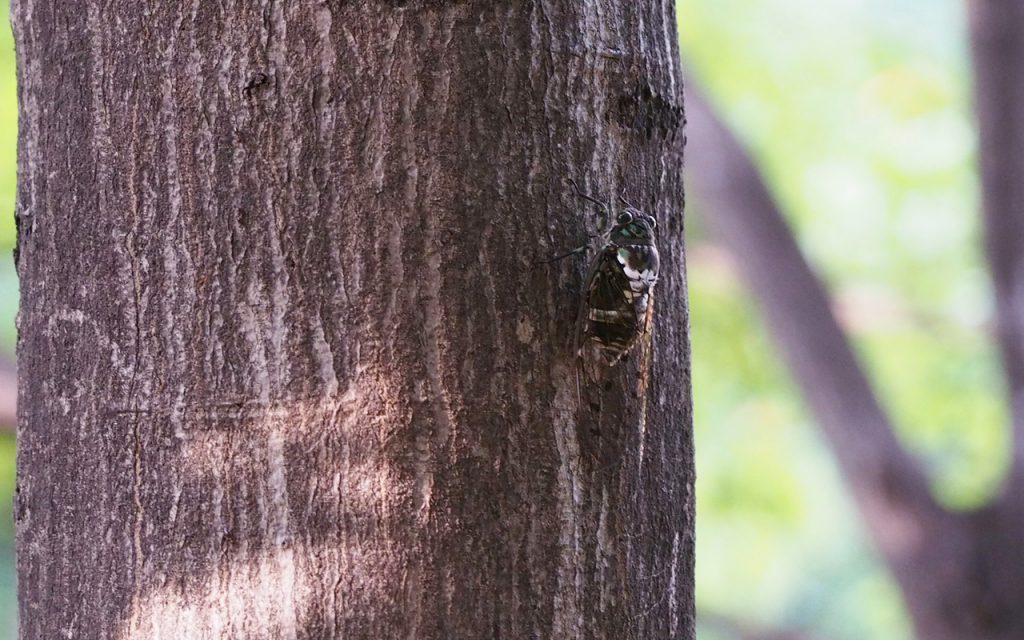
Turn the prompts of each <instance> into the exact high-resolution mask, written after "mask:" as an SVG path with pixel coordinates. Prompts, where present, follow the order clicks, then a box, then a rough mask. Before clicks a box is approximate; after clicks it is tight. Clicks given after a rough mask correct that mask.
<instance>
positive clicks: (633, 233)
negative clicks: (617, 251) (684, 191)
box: [608, 208, 658, 246]
mask: <svg viewBox="0 0 1024 640" xmlns="http://www.w3.org/2000/svg"><path fill="white" fill-rule="evenodd" d="M657 226H658V223H657V221H655V219H654V216H649V215H646V214H645V213H643V212H641V211H637V210H636V209H632V208H631V209H627V210H626V211H624V212H622V213H620V214H619V216H618V217H617V218H616V219H615V225H614V226H613V227H612V228H611V231H609V233H608V239H609V240H610V241H611V242H612V243H614V244H616V245H620V246H621V245H630V244H654V229H655V228H656V227H657Z"/></svg>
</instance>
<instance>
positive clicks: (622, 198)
mask: <svg viewBox="0 0 1024 640" xmlns="http://www.w3.org/2000/svg"><path fill="white" fill-rule="evenodd" d="M619 202H621V203H622V204H624V205H626V206H627V207H629V208H630V209H633V210H634V211H639V210H640V209H639V208H638V207H636V206H634V205H633V204H631V203H630V202H629V200H626V190H625V189H623V190H622V191H620V192H619Z"/></svg>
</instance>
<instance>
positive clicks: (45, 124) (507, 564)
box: [13, 0, 694, 640]
mask: <svg viewBox="0 0 1024 640" xmlns="http://www.w3.org/2000/svg"><path fill="white" fill-rule="evenodd" d="M512 5H516V6H514V7H513V6H512ZM520 5H521V6H520ZM13 19H14V24H15V30H16V37H17V45H18V62H19V82H20V89H21V93H20V100H21V102H20V104H21V111H20V115H21V144H20V151H19V160H20V173H19V178H20V185H19V192H18V205H17V217H18V225H19V238H18V254H19V255H18V258H17V259H18V270H19V273H20V275H21V278H22V310H21V319H20V333H19V336H20V337H19V350H18V353H19V359H20V372H21V375H22V379H21V387H20V394H21V400H22V402H21V403H20V407H19V441H20V442H19V445H20V446H19V459H18V497H17V507H16V517H17V533H18V571H19V586H20V611H21V636H22V637H23V638H33V639H35V638H39V639H44V638H45V639H47V640H49V639H52V638H59V637H70V638H77V639H87V638H160V637H162V638H174V639H179V638H317V639H319V638H346V639H358V638H365V639H373V640H380V639H388V638H410V639H425V640H430V639H439V640H440V639H447V638H467V639H468V638H472V639H480V638H512V639H517V640H518V639H524V638H537V639H547V638H553V639H566V638H595V639H597V638H607V639H615V640H622V639H631V638H636V639H641V638H642V639H651V640H653V639H663V638H681V639H684V640H689V639H692V638H693V552H694V546H693V467H692V454H693V452H692V444H691V429H690V420H691V416H690V405H689V393H690V389H689V375H688V363H689V352H688V349H689V347H688V343H687V310H686V300H685V284H684V268H683V245H682V204H683V203H682V188H681V160H682V159H681V145H682V140H683V136H682V134H681V125H682V107H681V91H682V87H681V85H680V73H679V64H678V59H677V50H676V44H675V16H674V9H673V3H672V2H670V1H668V0H665V1H664V2H644V3H634V2H631V1H625V0H621V1H617V2H613V1H611V0H601V1H598V2H592V3H586V4H582V3H578V2H569V1H568V0H557V1H556V0H548V1H538V2H534V3H511V5H509V4H507V3H497V2H428V1H426V0H419V1H417V0H410V1H409V2H335V3H275V2H231V3H216V2H194V3H171V2H161V3H145V2H140V3H103V2H98V1H97V0H88V1H87V2H83V3H78V2H74V3H72V2H66V3H53V2H41V1H40V0H17V1H16V2H15V4H14V7H13ZM569 178H575V179H576V180H578V181H579V182H580V183H581V185H582V186H583V187H584V188H585V189H587V190H588V191H589V192H591V193H595V194H601V195H602V196H603V197H605V198H606V199H611V198H612V197H614V196H615V195H616V194H617V193H619V191H620V190H625V192H626V195H627V196H628V197H629V199H630V200H631V201H632V202H633V203H634V204H636V205H637V206H639V207H641V208H643V209H644V210H645V211H647V212H648V213H651V214H653V215H654V216H655V217H656V218H657V220H658V229H659V240H658V242H659V249H660V253H661V256H662V260H661V279H660V281H659V284H658V285H657V296H658V302H657V314H658V317H657V319H656V322H655V328H654V332H653V339H652V340H650V341H649V345H650V346H649V347H648V348H647V350H646V351H644V350H637V351H636V352H635V353H634V355H633V356H631V357H630V359H629V360H628V361H627V362H625V363H623V364H621V365H619V366H618V367H617V368H616V369H615V372H614V373H613V374H612V375H611V376H610V382H609V388H608V389H607V390H601V393H602V397H601V403H600V411H599V412H596V413H595V412H594V411H593V410H591V409H590V408H589V407H580V406H578V404H577V401H576V395H575V389H574V385H573V367H574V359H573V355H572V354H571V352H570V351H571V350H570V348H569V344H570V343H571V342H572V335H571V331H572V326H573V320H574V318H575V315H576V308H577V304H578V302H579V293H580V290H581V288H582V278H583V274H584V273H585V269H586V264H585V261H584V260H583V259H582V258H576V259H571V260H570V259H567V260H563V261H560V262H554V263H550V264H546V263H545V262H544V260H545V259H546V258H548V257H550V256H552V255H554V254H556V253H558V252H560V251H563V250H565V249H566V248H570V247H572V246H573V245H574V244H579V243H580V242H581V240H583V239H584V238H586V237H587V235H588V234H592V233H594V232H595V229H596V216H595V215H593V214H594V211H593V209H592V208H589V209H588V208H587V207H586V206H584V205H586V204H587V203H585V202H581V201H580V200H579V199H578V198H576V197H575V196H574V193H573V190H572V189H571V187H570V186H569V183H568V179H569Z"/></svg>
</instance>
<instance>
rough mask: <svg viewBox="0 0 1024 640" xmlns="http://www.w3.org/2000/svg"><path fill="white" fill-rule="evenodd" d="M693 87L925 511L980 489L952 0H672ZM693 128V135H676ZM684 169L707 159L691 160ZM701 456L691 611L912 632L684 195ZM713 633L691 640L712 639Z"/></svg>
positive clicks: (4, 64)
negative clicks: (913, 480)
mask: <svg viewBox="0 0 1024 640" xmlns="http://www.w3.org/2000/svg"><path fill="white" fill-rule="evenodd" d="M0 1H2V2H3V15H2V16H0V18H2V20H0V254H2V255H3V256H9V255H10V253H9V252H10V250H11V249H12V248H13V246H14V224H13V204H14V195H15V149H16V128H17V127H16V123H17V105H16V88H15V74H14V55H13V50H14V45H13V39H12V37H11V32H10V23H9V19H8V16H7V2H6V0H0ZM678 14H679V17H680V19H679V27H680V36H681V39H682V50H683V55H684V65H685V67H686V70H687V75H688V80H689V81H690V82H693V83H695V84H697V85H700V86H701V87H702V88H703V89H704V90H705V91H706V92H707V93H708V95H709V96H710V98H711V99H712V101H713V102H714V104H715V105H716V106H717V108H718V109H719V111H720V112H721V114H722V115H723V116H724V117H725V119H726V120H727V121H728V122H729V123H730V124H731V126H732V127H733V128H734V130H735V131H736V132H737V133H738V134H739V136H740V137H741V139H742V140H743V141H744V142H745V144H746V146H747V148H748V149H749V151H750V153H751V154H752V155H753V156H754V158H755V159H756V161H757V163H758V165H759V166H760V168H761V170H762V171H763V172H764V174H765V176H766V178H767V179H768V182H769V184H770V186H771V188H772V190H773V192H774V194H775V196H776V197H777V198H778V200H779V202H780V203H781V205H782V207H783V209H784V211H785V212H786V214H787V216H788V218H789V220H790V222H791V224H793V225H794V227H795V232H796V234H797V237H798V238H799V240H800V242H801V244H802V246H803V248H804V250H805V252H806V253H807V254H808V256H809V257H810V258H811V260H812V261H813V263H814V264H815V265H816V266H817V267H818V269H819V270H820V272H821V274H822V276H823V277H824V278H825V279H826V281H827V282H828V284H829V286H830V287H831V289H832V291H833V293H834V295H835V298H836V303H837V308H838V310H839V312H840V316H841V318H842V320H843V322H844V325H845V326H846V327H847V328H848V329H849V331H850V332H851V334H852V336H853V338H854V340H855V344H856V346H857V348H858V350H859V352H860V354H861V356H862V358H863V359H864V361H865V363H866V364H867V366H868V369H869V371H870V372H871V373H872V375H873V377H874V380H875V383H876V387H877V390H878V392H879V393H880V395H881V396H882V398H883V400H884V402H885V404H886V406H887V407H888V409H889V410H890V411H891V412H892V414H893V415H894V416H895V417H896V420H897V422H898V423H899V425H900V428H901V431H900V437H901V438H902V439H903V441H904V443H905V444H906V445H907V446H908V447H909V448H910V449H911V450H913V451H915V452H916V453H917V454H918V455H919V456H920V457H921V458H922V459H923V460H925V461H926V464H927V465H928V467H929V469H930V470H931V472H932V473H933V476H934V478H935V490H936V493H937V495H938V496H939V497H940V499H941V500H943V502H944V503H946V504H947V505H949V506H953V507H957V508H969V507H971V506H974V505H977V504H979V503H981V502H983V501H984V500H985V499H986V497H987V496H988V495H990V493H991V492H992V491H993V490H994V489H995V488H996V486H997V484H998V482H999V480H1000V479H1001V475H1002V473H1003V472H1004V469H1005V466H1006V463H1007V450H1008V446H1007V443H1008V437H1009V435H1008V433H1007V431H1006V429H1005V427H1004V425H1005V424H1006V416H1005V415H1004V408H1003V403H1002V395H1001V389H1002V382H1001V378H1000V371H999V366H998V361H997V359H996V355H995V352H994V349H993V347H992V345H991V344H990V342H989V335H988V333H989V327H988V326H987V323H988V319H989V316H990V307H991V304H990V294H989V282H988V279H987V275H986V271H985V266H984V264H983V260H982V255H981V251H980V239H979V216H978V210H977V209H978V204H977V203H978V185H977V178H976V170H975V156H974V154H975V130H974V124H973V117H972V113H971V106H970V91H969V88H970V64H969V58H968V48H967V35H966V26H965V16H964V7H963V5H962V3H961V1H960V0H899V1H897V2H892V1H891V0H830V1H829V2H817V1H815V0H758V1H757V2H750V1H749V0H679V8H678ZM690 135H699V132H690ZM688 162H691V163H692V162H700V158H688ZM690 203H691V209H690V215H689V222H688V226H689V230H688V234H689V237H688V241H689V246H690V255H689V260H690V274H689V275H690V286H691V297H692V299H691V304H692V312H693V319H692V327H693V349H694V394H695V402H696V417H697V426H696V430H697V433H696V435H697V452H698V461H697V467H698V478H699V481H698V484H697V497H698V525H697V528H698V532H697V535H698V545H699V547H698V549H699V550H698V563H697V586H698V606H699V609H700V611H701V613H702V614H704V615H706V616H707V617H706V619H707V620H709V621H714V620H718V619H728V620H734V621H738V622H739V623H740V625H741V626H745V627H748V628H751V629H762V628H763V629H768V628H772V629H776V628H800V629H804V630H807V631H809V632H812V633H813V634H814V635H815V636H816V637H819V636H820V637H821V638H830V639H832V640H855V639H856V640H862V639H863V638H876V639H881V640H907V639H908V638H909V637H910V629H909V623H908V621H907V618H906V614H905V612H904V610H903V605H902V602H901V598H900V594H899V592H898V590H897V588H896V586H895V585H894V583H893V582H892V580H891V579H890V578H889V577H888V575H887V574H886V572H885V570H884V568H883V566H882V564H881V563H880V561H879V560H878V558H877V557H876V556H875V554H874V553H873V551H872V550H871V548H870V545H869V543H868V541H867V539H866V537H865V534H864V532H863V530H862V528H861V526H860V525H859V523H858V519H857V514H856V513H855V512H854V510H853V508H852V504H851V502H850V500H849V498H848V496H847V494H846V492H845V491H844V488H843V487H842V485H841V483H840V479H839V476H838V473H837V471H836V468H835V465H834V462H833V460H832V458H831V456H830V454H829V452H828V450H827V449H826V448H825V447H824V444H823V442H822V440H821V438H820V437H819V434H818V432H817V431H816V429H815V426H814V424H813V421H812V419H811V418H810V417H809V415H808V413H807V411H806V409H805V408H804V406H803V405H802V402H801V399H800V397H799V394H798V390H797V389H796V388H794V386H793V384H792V383H791V382H790V380H789V377H788V374H787V372H786V370H785V368H784V366H783V365H782V363H781V362H780V361H779V359H778V356H777V354H776V352H775V350H774V348H773V346H772V345H771V344H770V343H769V342H768V339H767V337H766V334H765V331H764V329H763V328H762V323H761V320H760V318H759V315H758V310H757V309H756V308H755V307H754V306H753V304H752V302H751V300H750V297H749V296H748V294H747V293H746V292H745V291H744V289H743V285H742V283H741V282H739V281H738V279H737V276H736V270H735V269H734V268H733V266H732V264H731V260H730V257H729V256H728V254H727V253H726V252H724V251H723V250H722V249H721V248H719V247H717V246H716V245H715V243H714V239H713V238H710V237H708V236H707V234H706V233H705V231H704V230H703V228H702V225H701V221H700V216H701V215H714V212H713V211H707V212H705V211H702V210H701V206H700V200H699V197H698V196H696V195H692V196H691V198H690ZM17 300H18V292H17V279H16V276H15V273H14V265H13V261H12V260H11V259H9V258H3V259H0V358H6V359H8V360H12V359H13V353H14V339H15V331H14V315H15V312H16V309H17ZM13 489H14V442H13V437H12V436H11V435H10V434H9V433H7V432H5V433H4V435H2V436H0V505H2V507H0V515H2V518H0V637H8V638H14V637H15V635H14V628H15V611H16V605H15V591H14V568H13V525H12V517H11V503H12V496H13ZM729 626H731V624H730V625H724V624H721V625H720V624H717V623H708V624H703V625H702V626H701V629H700V638H701V640H726V639H731V638H734V636H733V635H730V631H729V630H728V627H729Z"/></svg>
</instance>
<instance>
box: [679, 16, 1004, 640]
mask: <svg viewBox="0 0 1024 640" xmlns="http://www.w3.org/2000/svg"><path fill="white" fill-rule="evenodd" d="M1022 33H1024V32H1022ZM688 98H689V100H688V103H687V104H688V107H689V109H688V113H689V116H690V119H691V121H692V125H693V126H692V130H693V133H692V136H691V140H692V143H691V149H692V153H693V155H694V157H697V158H700V162H699V163H695V164H693V165H692V166H691V171H690V177H691V178H692V179H693V182H692V184H693V187H694V191H695V193H696V197H698V198H699V199H700V203H701V207H702V209H703V210H704V211H705V213H706V218H707V220H708V223H709V226H711V227H712V228H713V230H714V231H715V233H716V235H717V236H718V237H719V238H720V239H721V240H722V241H723V243H724V244H725V245H726V246H728V247H729V248H730V249H731V250H732V252H733V254H734V255H735V256H736V258H737V262H738V263H739V265H740V267H741V270H742V272H743V275H744V277H745V279H746V280H747V282H748V283H749V285H750V286H751V289H752V291H753V293H754V295H755V296H756V297H757V299H758V301H759V302H760V304H761V306H762V308H763V309H764V313H765V315H766V317H767V319H768V324H769V326H770V327H771V329H772V332H773V334H774V336H775V339H776V342H777V343H778V345H779V347H780V350H781V351H782V353H783V354H784V356H785V357H786V359H787V361H788V363H789V365H790V368H791V369H792V371H793V374H794V378H795V379H796V380H797V382H798V383H799V385H800V388H801V390H802V391H803V393H804V395H805V397H806V398H807V400H808V404H809V405H810V407H811V408H812V409H813V411H814V413H815V415H816V417H817V419H818V422H819V424H820V425H821V427H822V430H823V432H824V434H825V436H826V439H827V441H828V443H829V445H830V446H831V448H832V451H833V452H834V454H835V456H836V459H837V461H838V462H839V466H840V468H841V469H842V470H843V475H844V477H845V479H846V481H847V483H848V484H849V486H850V488H851V490H852V493H853V495H854V498H855V499H856V501H857V505H858V507H859V508H860V512H861V514H862V516H863V517H864V521H865V524H866V525H867V527H866V528H867V530H868V532H869V533H870V534H871V536H872V539H873V540H874V542H875V544H876V546H877V547H878V550H879V551H880V552H881V554H882V556H883V558H884V559H885V561H886V563H887V564H888V566H889V568H890V570H891V571H892V573H893V576H894V577H895V578H896V580H897V582H898V583H899V585H900V587H901V589H902V592H903V595H904V597H905V598H906V603H907V608H908V609H909V612H910V615H911V618H912V620H913V624H914V627H915V630H916V632H917V636H918V637H919V638H921V640H1014V639H1019V638H1024V609H1022V608H1021V607H1020V602H1021V600H1022V598H1024V570H1022V569H1021V564H1020V562H1019V557H1020V548H1021V543H1022V541H1024V517H1022V516H1024V501H1022V497H1021V495H1022V494H1021V493H1020V492H1019V491H1016V490H1015V485H1014V484H1013V482H1009V483H1007V486H1006V488H1005V490H1004V492H1003V493H1002V495H1001V496H999V497H998V498H997V499H995V500H993V501H992V503H991V504H989V505H986V506H985V507H984V508H981V509H978V510H977V511H974V512H970V513H960V512H950V511H947V510H945V509H943V508H942V507H941V506H940V505H938V504H937V503H936V502H935V500H934V499H933V498H932V496H931V493H930V491H929V488H928V483H927V478H926V476H925V474H924V473H923V472H922V470H921V469H920V466H919V465H918V464H917V463H916V461H915V460H914V459H913V458H912V457H911V456H910V455H909V454H908V453H907V452H906V451H904V450H903V449H902V448H901V446H900V444H899V442H898V441H897V439H896V437H895V435H894V433H893V425H892V422H891V420H890V419H889V417H888V416H887V415H886V414H885V412H884V411H883V410H882V409H881V407H880V406H879V404H878V401H877V399H876V398H875V396H874V393H873V392H872V390H871V387H870V386H869V384H868V382H867V376H866V375H865V374H864V372H863V371H862V369H861V366H860V364H859V363H858V361H857V360H856V358H855V357H854V356H853V353H852V351H851V349H850V346H849V343H848V340H847V337H846V336H845V334H844V332H843V330H842V329H841V327H840V326H839V325H838V324H837V322H836V319H835V316H834V315H833V313H832V311H831V309H830V305H829V300H828V295H827V293H826V291H825V290H824V288H823V286H822V284H821V282H820V280H818V278H817V277H815V274H814V273H813V271H812V270H811V267H810V265H809V264H808V263H807V261H806V259H805V258H804V257H803V255H802V254H801V252H800V250H799V247H798V246H797V244H796V242H795V239H794V237H793V234H792V232H791V230H790V229H789V227H788V225H787V224H786V221H785V219H784V218H783V216H782V214H781V212H780V211H779V209H778V206H777V205H776V203H775V201H774V200H773V198H772V196H771V194H770V193H769V191H768V189H767V188H766V186H765V184H764V181H763V179H762V177H761V176H760V174H759V173H758V171H757V169H756V168H755V166H754V164H753V163H752V161H751V160H750V158H749V157H748V156H747V155H746V154H745V153H744V152H743V149H742V148H741V147H740V145H739V144H738V143H737V141H736V140H735V139H734V138H733V137H732V136H731V134H730V133H729V132H728V131H727V130H726V128H725V127H724V125H723V124H722V123H721V122H720V121H719V120H718V119H717V118H716V117H715V115H714V114H713V113H712V111H711V110H710V109H709V108H708V106H707V104H706V103H705V102H704V100H702V99H701V98H700V97H698V96H696V95H695V94H694V91H692V90H691V91H690V92H689V96H688ZM986 126H993V125H986ZM983 128H984V127H983ZM1014 135H1019V134H1014ZM1010 137H1012V136H1010ZM1009 211H1010V210H1009V209H1008V210H1007V211H1006V213H1009ZM1020 211H1021V210H1020V209H1017V210H1016V213H1019V212H1020ZM1017 240H1019V238H1017V239H1015V240H1012V241H1011V240H1010V239H1004V240H1003V243H1004V245H1005V246H1007V247H1009V246H1010V245H1012V244H1013V242H1015V241H1017ZM1018 244H1019V243H1018ZM1006 250H1008V249H1006ZM1006 259H1009V256H1007V258H1006ZM1013 259H1014V260H1016V259H1017V258H1013ZM996 272H997V273H998V272H999V269H998V268H997V269H996ZM1000 295H1002V294H1000V288H998V287H997V296H1000ZM999 306H1000V308H1002V303H1000V305H999ZM1018 312H1020V310H1018ZM1021 326H1024V324H1022V325H1021ZM1010 359H1011V360H1012V355H1011V357H1010Z"/></svg>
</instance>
